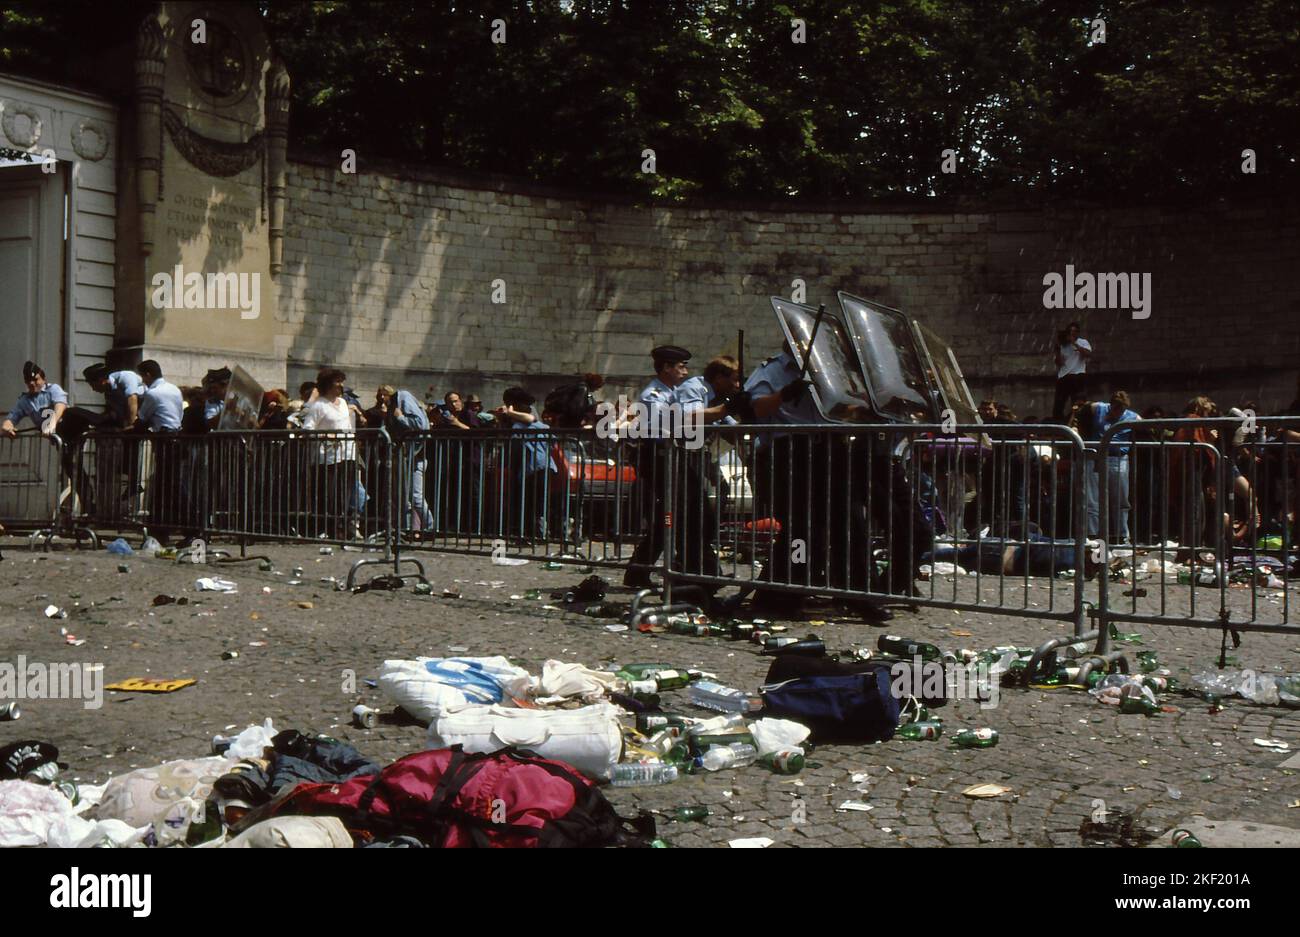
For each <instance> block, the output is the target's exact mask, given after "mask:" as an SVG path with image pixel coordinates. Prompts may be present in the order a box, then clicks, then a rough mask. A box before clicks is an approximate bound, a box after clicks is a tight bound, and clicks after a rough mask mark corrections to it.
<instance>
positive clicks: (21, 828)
mask: <svg viewBox="0 0 1300 937" xmlns="http://www.w3.org/2000/svg"><path fill="white" fill-rule="evenodd" d="M84 822H85V821H84V820H81V819H80V818H78V817H77V816H75V815H74V814H73V812H72V801H70V800H68V798H66V797H64V796H63V795H62V794H61V793H59V791H58V790H57V789H55V788H52V787H46V786H45V785H44V784H33V783H31V782H30V781H0V848H7V847H10V846H44V845H46V843H47V842H48V841H49V838H50V832H51V831H52V830H53V829H54V828H55V827H57V826H60V825H67V824H69V823H84ZM87 825H88V824H87Z"/></svg>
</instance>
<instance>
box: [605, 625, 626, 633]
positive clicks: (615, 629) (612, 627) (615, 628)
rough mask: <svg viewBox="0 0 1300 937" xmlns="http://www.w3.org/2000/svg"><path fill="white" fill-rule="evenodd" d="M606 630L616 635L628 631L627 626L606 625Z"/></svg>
mask: <svg viewBox="0 0 1300 937" xmlns="http://www.w3.org/2000/svg"><path fill="white" fill-rule="evenodd" d="M605 630H606V631H612V632H614V633H618V632H620V631H626V630H627V625H606V626H605Z"/></svg>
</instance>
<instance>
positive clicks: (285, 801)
mask: <svg viewBox="0 0 1300 937" xmlns="http://www.w3.org/2000/svg"><path fill="white" fill-rule="evenodd" d="M279 816H332V817H338V818H339V819H340V820H342V821H343V825H344V826H346V827H347V829H348V832H350V833H351V834H352V838H353V840H354V841H355V842H356V843H357V845H359V846H364V845H368V844H369V843H371V842H374V841H376V840H383V839H388V838H390V837H394V836H399V835H406V836H414V837H415V838H416V839H418V840H420V841H421V842H423V843H424V844H425V845H427V846H435V847H441V848H447V849H456V848H465V847H476V846H477V847H498V848H500V847H521V846H522V847H539V848H540V847H548V848H549V847H604V846H648V845H649V844H650V841H651V840H653V839H654V818H653V817H651V816H649V815H646V814H642V816H640V817H638V818H637V819H636V820H625V819H624V818H622V817H620V816H619V815H618V814H617V813H615V811H614V808H613V806H612V805H611V804H610V803H609V801H608V800H606V799H605V795H604V794H602V793H601V791H600V789H599V788H598V787H597V786H596V785H595V783H594V782H592V781H590V780H589V779H587V778H586V777H585V776H583V775H582V774H580V773H579V772H578V770H577V769H576V768H573V767H572V766H570V765H567V764H564V763H563V762H560V761H552V760H550V759H547V758H540V757H538V756H537V755H534V754H532V753H530V752H523V751H518V750H515V749H511V748H507V749H502V750H501V751H497V752H491V753H477V754H467V753H465V752H464V751H462V750H461V747H460V746H459V745H456V746H453V747H452V748H444V749H438V750H437V751H424V752H416V753H414V754H412V755H407V756H406V757H404V758H400V759H398V760H397V761H395V762H393V763H392V764H391V765H388V767H386V768H384V769H383V771H381V772H380V773H379V774H378V775H370V776H364V777H357V778H352V779H351V780H348V781H344V782H343V783H341V784H299V785H298V786H297V787H295V788H293V790H291V791H289V792H288V793H287V794H285V795H282V796H280V797H277V798H276V799H275V800H274V801H272V802H271V803H270V804H267V805H266V806H265V807H263V808H260V809H258V810H256V811H254V812H253V813H250V814H249V815H248V816H247V817H246V818H245V819H244V820H243V821H241V822H240V823H239V824H238V829H245V828H247V827H248V826H250V825H252V823H254V822H257V821H260V820H265V819H269V818H270V817H279Z"/></svg>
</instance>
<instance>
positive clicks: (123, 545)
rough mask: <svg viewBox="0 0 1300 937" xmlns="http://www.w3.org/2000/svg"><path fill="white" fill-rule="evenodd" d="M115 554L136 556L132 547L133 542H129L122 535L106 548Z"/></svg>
mask: <svg viewBox="0 0 1300 937" xmlns="http://www.w3.org/2000/svg"><path fill="white" fill-rule="evenodd" d="M104 549H105V550H107V551H108V552H109V553H112V554H113V555H115V556H134V555H135V551H134V550H132V549H131V544H129V543H127V542H126V541H125V540H123V539H122V538H121V537H118V538H117V539H116V540H114V541H113V542H112V543H110V544H109V545H108V546H106V547H105V548H104Z"/></svg>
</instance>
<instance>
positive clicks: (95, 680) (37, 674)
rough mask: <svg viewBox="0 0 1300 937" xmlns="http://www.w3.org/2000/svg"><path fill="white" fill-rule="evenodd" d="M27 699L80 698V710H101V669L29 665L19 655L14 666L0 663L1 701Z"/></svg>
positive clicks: (63, 664) (97, 666)
mask: <svg viewBox="0 0 1300 937" xmlns="http://www.w3.org/2000/svg"><path fill="white" fill-rule="evenodd" d="M27 699H33V700H34V699H79V700H82V704H81V708H82V709H100V708H102V707H103V705H104V666H103V665H102V664H86V663H81V664H70V663H61V664H40V663H36V662H34V661H33V662H32V663H30V664H29V663H28V662H27V658H26V656H24V655H22V654H19V655H18V662H17V663H16V664H11V663H9V662H8V661H0V700H27Z"/></svg>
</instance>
